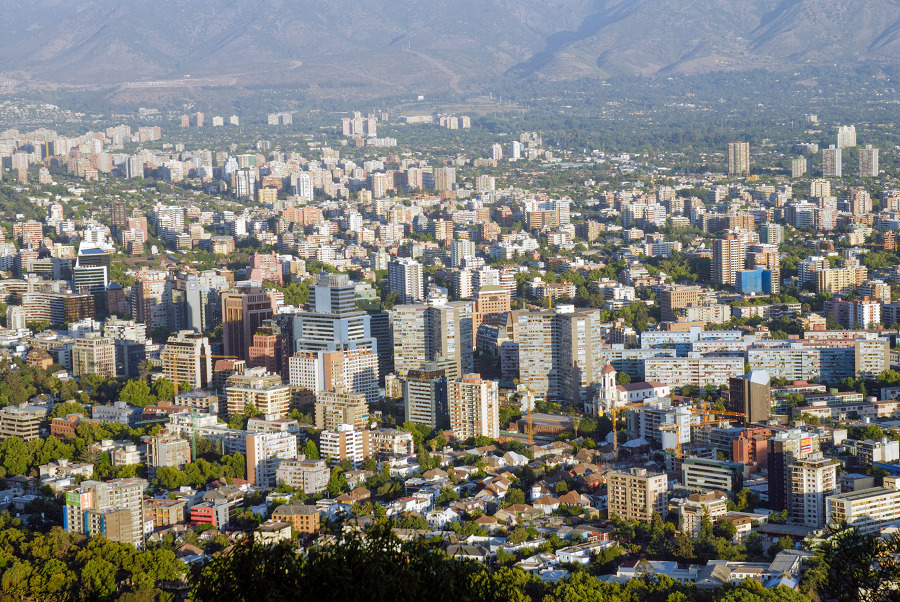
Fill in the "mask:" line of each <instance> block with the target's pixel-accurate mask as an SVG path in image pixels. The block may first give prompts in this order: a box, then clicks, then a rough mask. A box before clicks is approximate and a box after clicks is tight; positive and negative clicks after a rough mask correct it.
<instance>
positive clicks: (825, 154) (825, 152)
mask: <svg viewBox="0 0 900 602" xmlns="http://www.w3.org/2000/svg"><path fill="white" fill-rule="evenodd" d="M841 162H842V155H841V149H840V148H838V147H836V146H834V145H833V144H832V145H831V146H829V147H828V148H826V149H822V177H823V178H840V177H842V175H843V170H842V166H841Z"/></svg>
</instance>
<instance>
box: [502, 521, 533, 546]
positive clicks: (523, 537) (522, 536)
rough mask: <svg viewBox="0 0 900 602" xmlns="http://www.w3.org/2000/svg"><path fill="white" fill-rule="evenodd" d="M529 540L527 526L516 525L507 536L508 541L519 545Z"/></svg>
mask: <svg viewBox="0 0 900 602" xmlns="http://www.w3.org/2000/svg"><path fill="white" fill-rule="evenodd" d="M527 540H528V531H526V530H525V527H521V526H519V527H516V528H515V529H513V530H512V531H511V532H510V534H509V535H508V536H507V538H506V541H508V542H509V543H511V544H512V545H514V546H517V545H519V544H521V543H525V542H526V541H527Z"/></svg>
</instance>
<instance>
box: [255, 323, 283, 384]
mask: <svg viewBox="0 0 900 602" xmlns="http://www.w3.org/2000/svg"><path fill="white" fill-rule="evenodd" d="M284 347H285V340H284V336H283V334H282V330H281V325H280V324H279V323H278V321H277V320H265V321H264V322H263V324H262V326H260V327H259V328H257V329H256V332H254V333H253V343H252V344H251V345H250V347H249V348H248V349H247V366H248V367H250V368H264V369H265V370H266V372H271V373H273V374H280V373H281V372H282V371H283V370H284V366H285V364H286V361H285V348H284Z"/></svg>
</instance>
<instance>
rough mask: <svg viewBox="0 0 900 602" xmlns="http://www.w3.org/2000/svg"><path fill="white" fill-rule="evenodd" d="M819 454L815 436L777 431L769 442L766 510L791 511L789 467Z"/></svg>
mask: <svg viewBox="0 0 900 602" xmlns="http://www.w3.org/2000/svg"><path fill="white" fill-rule="evenodd" d="M818 451H819V436H818V435H816V434H815V433H808V432H805V431H801V430H798V429H792V430H789V431H781V432H778V433H776V434H775V436H774V437H771V438H770V439H769V450H768V458H769V507H770V508H772V509H773V510H778V511H780V510H790V508H791V507H792V498H791V495H792V491H793V477H792V466H794V465H796V464H797V463H798V462H799V461H801V460H805V459H807V458H809V457H810V455H812V454H814V453H817V452H818Z"/></svg>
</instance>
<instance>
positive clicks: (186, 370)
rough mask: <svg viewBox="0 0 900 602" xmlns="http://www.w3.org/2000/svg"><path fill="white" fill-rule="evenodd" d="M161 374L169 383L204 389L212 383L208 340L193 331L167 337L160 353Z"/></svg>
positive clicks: (180, 332)
mask: <svg viewBox="0 0 900 602" xmlns="http://www.w3.org/2000/svg"><path fill="white" fill-rule="evenodd" d="M159 356H160V359H161V360H162V368H163V374H164V375H165V377H166V378H167V379H168V380H169V382H171V383H176V384H178V385H182V384H188V385H190V386H191V387H192V388H194V389H204V388H206V387H207V386H209V384H210V383H211V382H212V350H211V348H210V346H209V338H208V337H205V336H203V335H201V334H198V333H196V332H194V331H193V330H181V331H179V332H177V333H176V334H173V335H171V336H169V339H168V341H166V345H165V347H163V349H162V351H160V354H159Z"/></svg>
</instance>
